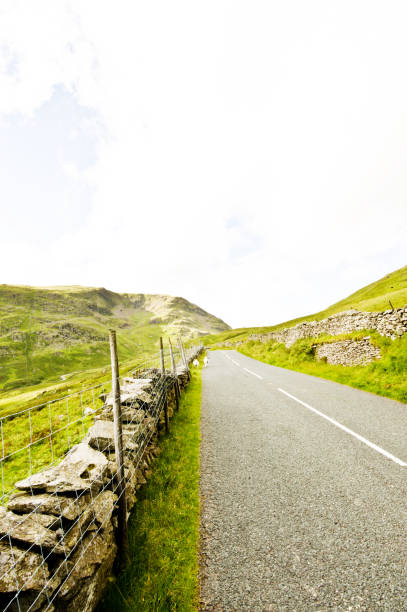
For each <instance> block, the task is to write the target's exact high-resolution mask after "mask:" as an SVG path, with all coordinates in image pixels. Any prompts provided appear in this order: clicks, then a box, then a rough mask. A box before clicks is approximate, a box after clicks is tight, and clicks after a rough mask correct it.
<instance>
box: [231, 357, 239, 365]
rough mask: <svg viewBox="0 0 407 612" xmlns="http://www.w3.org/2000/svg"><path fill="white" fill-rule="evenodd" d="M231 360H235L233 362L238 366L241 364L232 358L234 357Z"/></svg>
mask: <svg viewBox="0 0 407 612" xmlns="http://www.w3.org/2000/svg"><path fill="white" fill-rule="evenodd" d="M230 361H233V363H234V364H235V365H237V366H238V365H240V364H239V363H237V361H235V360H234V359H232V358H231V359H230Z"/></svg>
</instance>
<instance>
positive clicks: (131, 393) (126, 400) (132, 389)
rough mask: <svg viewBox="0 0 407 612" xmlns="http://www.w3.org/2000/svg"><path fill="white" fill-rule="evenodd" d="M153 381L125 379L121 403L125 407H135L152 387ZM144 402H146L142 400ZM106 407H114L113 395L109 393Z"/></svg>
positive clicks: (121, 389) (122, 385) (122, 386)
mask: <svg viewBox="0 0 407 612" xmlns="http://www.w3.org/2000/svg"><path fill="white" fill-rule="evenodd" d="M151 383H152V381H151V379H149V378H136V379H133V378H125V379H124V381H123V383H122V384H121V386H120V402H121V404H124V405H131V406H132V405H135V404H136V403H138V401H139V400H140V398H141V395H142V394H143V393H145V392H146V391H147V390H148V389H149V388H150V387H151ZM140 401H144V400H140ZM105 402H106V405H108V406H113V393H109V394H108V395H107V396H106V399H105Z"/></svg>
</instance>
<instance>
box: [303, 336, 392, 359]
mask: <svg viewBox="0 0 407 612" xmlns="http://www.w3.org/2000/svg"><path fill="white" fill-rule="evenodd" d="M315 356H316V358H317V359H320V360H326V362H327V363H329V364H331V365H344V366H353V365H366V364H367V363H369V362H371V361H373V360H374V359H380V356H381V355H380V349H379V348H378V347H377V346H373V344H371V342H370V340H369V338H368V337H366V338H363V339H362V340H340V341H338V342H325V343H323V344H317V345H316V346H315Z"/></svg>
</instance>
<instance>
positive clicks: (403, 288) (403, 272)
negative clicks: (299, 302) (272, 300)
mask: <svg viewBox="0 0 407 612" xmlns="http://www.w3.org/2000/svg"><path fill="white" fill-rule="evenodd" d="M276 299H278V298H276ZM406 304H407V266H405V267H404V268H401V269H400V270H396V271H395V272H392V273H391V274H387V275H386V276H385V277H383V278H381V279H380V280H378V281H376V282H374V283H371V284H370V285H367V286H366V287H363V288H362V289H360V290H359V291H356V292H355V293H352V295H350V296H349V297H347V298H345V299H344V300H341V301H340V302H336V303H335V304H333V305H332V306H329V308H326V309H325V310H321V311H320V312H317V313H315V314H310V315H305V316H301V317H298V318H296V319H292V320H290V321H285V322H283V323H279V324H278V325H268V326H264V327H242V328H239V329H232V330H227V331H224V332H222V333H219V334H210V335H207V336H203V337H202V338H200V340H201V341H202V342H203V344H204V345H205V346H209V345H212V346H216V345H219V344H221V343H223V342H231V343H232V344H233V343H235V342H239V341H246V340H248V337H249V336H250V335H251V334H266V333H268V332H272V331H278V330H280V329H283V328H285V327H293V326H294V325H297V324H298V323H302V322H303V321H318V320H321V319H325V318H327V317H329V316H330V315H333V314H336V313H338V312H343V311H344V310H362V311H370V312H375V311H381V310H387V309H389V308H391V305H392V306H393V308H402V307H404V306H405V305H406Z"/></svg>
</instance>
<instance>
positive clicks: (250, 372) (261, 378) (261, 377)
mask: <svg viewBox="0 0 407 612" xmlns="http://www.w3.org/2000/svg"><path fill="white" fill-rule="evenodd" d="M243 369H244V370H246V372H249V374H253V376H257V378H260V380H263V376H259V375H258V374H256V372H252V371H251V370H248V369H247V368H243Z"/></svg>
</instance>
